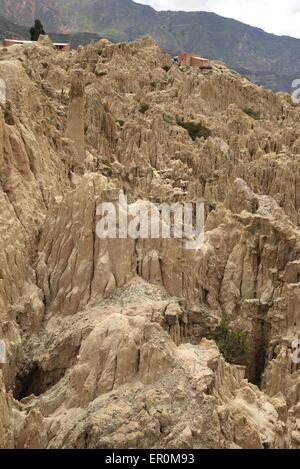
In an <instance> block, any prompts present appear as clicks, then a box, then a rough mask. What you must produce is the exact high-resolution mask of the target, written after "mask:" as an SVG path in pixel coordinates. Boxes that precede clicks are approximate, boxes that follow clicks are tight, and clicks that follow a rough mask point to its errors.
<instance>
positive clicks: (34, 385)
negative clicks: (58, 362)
mask: <svg viewBox="0 0 300 469" xmlns="http://www.w3.org/2000/svg"><path fill="white" fill-rule="evenodd" d="M65 372H66V370H65V369H61V368H58V369H54V370H51V371H44V370H43V369H42V368H41V366H40V365H39V364H38V363H36V362H34V363H30V364H26V365H23V367H21V369H20V371H19V373H18V374H17V377H16V381H15V387H14V398H15V399H17V400H18V401H21V400H22V399H24V398H25V397H28V396H30V395H32V394H33V395H35V396H40V395H41V394H44V393H45V392H46V391H48V389H50V388H51V387H52V386H54V385H55V384H56V383H58V381H60V379H61V378H62V377H63V376H64V374H65Z"/></svg>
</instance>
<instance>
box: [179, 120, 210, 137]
mask: <svg viewBox="0 0 300 469" xmlns="http://www.w3.org/2000/svg"><path fill="white" fill-rule="evenodd" d="M177 124H178V125H179V126H180V127H183V128H184V129H185V130H187V131H188V133H189V136H190V137H191V139H192V140H196V138H201V137H204V138H205V140H206V139H207V138H208V137H209V136H210V135H211V130H210V129H208V128H207V127H205V126H204V125H202V124H201V123H200V122H184V121H183V120H181V119H177Z"/></svg>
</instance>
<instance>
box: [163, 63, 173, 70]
mask: <svg viewBox="0 0 300 469" xmlns="http://www.w3.org/2000/svg"><path fill="white" fill-rule="evenodd" d="M162 68H163V69H164V71H165V72H168V71H169V70H170V68H171V65H168V64H166V65H163V67H162Z"/></svg>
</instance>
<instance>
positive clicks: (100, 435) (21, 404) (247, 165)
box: [0, 38, 300, 448]
mask: <svg viewBox="0 0 300 469" xmlns="http://www.w3.org/2000/svg"><path fill="white" fill-rule="evenodd" d="M0 54H1V56H0V78H2V79H4V80H5V83H6V102H4V103H2V104H1V108H0V197H1V211H0V217H1V223H0V246H1V249H0V259H1V261H0V339H1V340H3V341H4V342H5V344H6V348H7V363H6V364H3V365H0V366H1V368H2V370H0V446H1V447H4V448H8V447H12V448H33V447H34V448H37V447H39V448H40V447H42V448H118V447H119V448H121V447H122V448H127V447H138V448H142V447H144V448H147V447H157V448H159V447H164V448H166V447H167V448H237V447H241V448H249V447H251V448H299V445H300V432H299V404H298V401H299V389H300V388H299V386H300V378H299V369H298V367H297V365H296V364H295V363H294V362H293V360H292V353H293V350H292V342H293V341H294V340H295V339H297V338H298V335H299V327H300V308H299V304H300V302H299V300H300V288H299V287H300V284H299V282H300V241H299V239H300V238H299V223H300V195H299V194H300V192H299V189H300V170H299V168H300V165H299V162H300V126H299V117H300V109H299V107H297V106H295V105H293V104H292V102H291V99H290V97H289V96H288V95H285V94H277V95H275V94H273V93H272V92H270V91H267V90H265V89H263V88H258V87H257V86H255V85H253V84H252V83H250V82H249V81H248V80H246V79H244V78H242V77H241V76H239V75H238V74H236V73H235V72H232V71H230V70H229V69H227V68H226V66H225V65H224V64H222V63H217V62H216V63H214V68H213V70H212V71H211V72H210V73H204V74H203V73H201V72H199V71H197V70H194V69H190V68H178V67H177V66H172V65H171V63H170V59H169V58H168V57H167V56H165V55H164V54H163V52H162V51H161V50H160V49H159V48H158V46H157V45H156V44H155V43H154V42H153V41H152V39H150V38H145V39H144V40H142V41H139V42H134V43H128V44H110V43H109V42H108V41H106V40H102V41H100V42H98V43H96V44H94V45H90V46H87V47H85V48H79V49H78V50H77V51H74V52H72V53H70V54H62V53H57V52H56V51H55V50H54V49H53V48H52V46H51V43H49V42H48V41H47V40H41V41H40V42H39V43H37V44H31V45H27V46H13V47H11V48H9V49H7V50H6V49H2V50H1V51H0ZM120 191H122V192H123V193H125V194H126V195H127V196H128V199H129V201H130V202H135V201H136V200H140V204H142V205H143V206H144V207H146V209H150V208H151V207H153V204H154V203H157V202H159V203H164V202H168V203H171V202H187V201H188V202H190V201H199V200H200V201H201V200H203V201H205V208H206V213H205V218H206V233H205V238H204V244H203V245H202V247H201V248H200V249H197V250H186V249H185V246H184V243H185V241H186V240H181V239H170V240H168V239H148V240H143V239H130V238H128V239H105V240H102V239H100V238H99V237H98V236H97V234H96V226H97V221H98V218H97V217H98V215H97V206H98V205H99V203H100V202H105V201H113V202H114V201H116V202H117V199H118V196H119V192H120ZM233 339H234V340H235V341H234V340H233ZM231 342H232V343H231ZM217 345H218V346H217ZM218 347H219V348H218ZM230 347H231V348H230ZM236 349H237V350H236ZM237 352H238V353H237ZM228 362H229V363H228ZM195 410H196V411H195Z"/></svg>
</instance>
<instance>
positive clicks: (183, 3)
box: [134, 0, 300, 38]
mask: <svg viewBox="0 0 300 469" xmlns="http://www.w3.org/2000/svg"><path fill="white" fill-rule="evenodd" d="M134 1H135V2H137V3H144V4H145V5H151V6H152V7H154V8H155V9H156V10H186V11H191V10H196V11H197V10H198V11H200V10H204V11H213V12H215V13H218V14H219V15H222V16H227V17H229V18H235V19H237V20H240V21H242V22H243V23H247V24H251V25H252V26H258V27H259V28H262V29H264V30H265V31H267V32H269V33H274V34H287V35H289V36H294V37H298V38H300V0H134Z"/></svg>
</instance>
